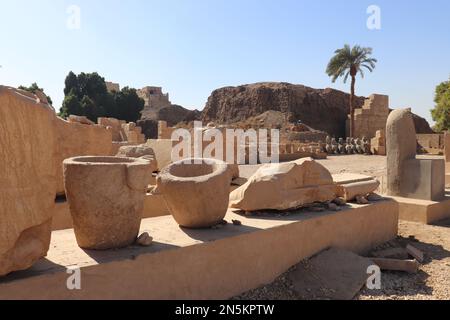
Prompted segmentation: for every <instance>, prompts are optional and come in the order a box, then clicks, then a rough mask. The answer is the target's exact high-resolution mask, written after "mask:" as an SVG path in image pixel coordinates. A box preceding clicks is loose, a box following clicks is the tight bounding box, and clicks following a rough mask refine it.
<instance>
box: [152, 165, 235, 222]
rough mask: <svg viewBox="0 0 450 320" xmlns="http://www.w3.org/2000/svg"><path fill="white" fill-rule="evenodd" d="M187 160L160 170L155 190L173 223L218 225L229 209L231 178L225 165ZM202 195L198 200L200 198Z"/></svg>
mask: <svg viewBox="0 0 450 320" xmlns="http://www.w3.org/2000/svg"><path fill="white" fill-rule="evenodd" d="M197 161H199V162H200V163H198V164H197V163H195V162H196V160H195V159H187V160H185V161H179V162H176V163H173V164H171V165H170V166H168V167H166V168H165V169H163V171H162V172H161V173H160V175H159V176H158V179H157V188H158V190H159V191H160V192H161V193H162V194H163V196H164V199H165V200H166V203H167V206H168V208H169V210H170V212H171V214H172V215H173V217H174V219H175V220H176V221H177V222H178V223H179V224H180V225H181V226H183V227H188V228H205V227H210V226H213V225H215V224H218V223H220V222H221V221H222V220H223V218H224V217H225V214H226V212H227V208H228V194H229V188H230V182H231V175H230V172H229V170H228V165H227V164H226V163H225V162H223V161H218V160H213V159H197ZM199 195H201V196H199Z"/></svg>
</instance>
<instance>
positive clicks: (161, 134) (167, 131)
mask: <svg viewBox="0 0 450 320" xmlns="http://www.w3.org/2000/svg"><path fill="white" fill-rule="evenodd" d="M174 131H175V128H173V127H168V126H167V122H166V121H158V139H171V138H172V133H173V132H174Z"/></svg>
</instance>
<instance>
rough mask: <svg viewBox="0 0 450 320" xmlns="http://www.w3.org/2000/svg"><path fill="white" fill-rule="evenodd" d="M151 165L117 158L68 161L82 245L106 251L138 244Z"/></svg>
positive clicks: (66, 166) (66, 175)
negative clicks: (136, 241)
mask: <svg viewBox="0 0 450 320" xmlns="http://www.w3.org/2000/svg"><path fill="white" fill-rule="evenodd" d="M151 173H152V171H151V170H150V162H149V161H148V160H145V159H142V158H141V159H133V158H117V157H76V158H70V159H66V160H64V181H65V189H66V195H67V199H68V200H69V206H70V212H71V215H72V219H73V225H74V231H75V235H76V238H77V242H78V245H79V246H80V247H81V248H84V249H95V250H106V249H114V248H121V247H125V246H128V245H130V244H132V243H134V242H135V240H136V238H137V235H138V232H139V226H140V224H141V219H142V210H143V206H144V196H145V193H146V188H147V186H148V181H149V180H150V178H151Z"/></svg>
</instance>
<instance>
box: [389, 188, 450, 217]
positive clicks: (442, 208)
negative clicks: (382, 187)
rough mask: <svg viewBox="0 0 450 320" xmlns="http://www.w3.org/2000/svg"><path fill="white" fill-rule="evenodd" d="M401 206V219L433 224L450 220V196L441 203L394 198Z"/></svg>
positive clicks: (447, 195)
mask: <svg viewBox="0 0 450 320" xmlns="http://www.w3.org/2000/svg"><path fill="white" fill-rule="evenodd" d="M392 198H393V199H394V200H395V201H396V202H397V203H398V205H399V219H400V220H406V221H413V222H420V223H424V224H433V223H436V222H438V221H441V220H445V219H448V218H450V194H449V193H448V192H447V194H446V195H445V198H444V199H443V200H440V201H430V200H421V199H411V198H404V197H392Z"/></svg>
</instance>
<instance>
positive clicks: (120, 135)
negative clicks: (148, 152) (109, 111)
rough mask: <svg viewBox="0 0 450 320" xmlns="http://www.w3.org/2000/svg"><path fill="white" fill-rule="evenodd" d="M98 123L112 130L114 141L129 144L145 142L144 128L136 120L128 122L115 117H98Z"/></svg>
mask: <svg viewBox="0 0 450 320" xmlns="http://www.w3.org/2000/svg"><path fill="white" fill-rule="evenodd" d="M97 122H98V124H99V125H100V126H102V127H105V128H108V129H109V130H111V132H112V140H113V142H127V143H129V144H141V143H144V142H145V136H144V134H142V128H141V127H139V126H136V124H135V123H134V122H130V123H126V122H125V121H123V120H118V119H115V118H98V120H97Z"/></svg>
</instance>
